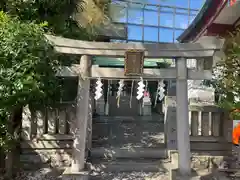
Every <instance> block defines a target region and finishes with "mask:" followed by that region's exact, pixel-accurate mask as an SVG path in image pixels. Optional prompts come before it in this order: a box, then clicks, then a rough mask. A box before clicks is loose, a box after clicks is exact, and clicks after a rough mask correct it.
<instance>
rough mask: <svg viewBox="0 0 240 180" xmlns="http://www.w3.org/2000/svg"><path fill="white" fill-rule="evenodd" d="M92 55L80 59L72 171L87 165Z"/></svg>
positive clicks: (78, 170)
mask: <svg viewBox="0 0 240 180" xmlns="http://www.w3.org/2000/svg"><path fill="white" fill-rule="evenodd" d="M90 68H91V57H90V56H86V55H83V56H82V57H81V61H80V69H81V75H80V76H79V81H78V94H77V104H76V122H75V123H74V127H73V129H74V134H73V136H74V140H73V154H72V167H71V171H72V172H80V171H82V170H83V169H84V165H85V148H86V138H87V126H88V117H89V114H88V111H89V105H90V104H89V95H90V93H89V91H90V80H89V79H88V78H87V77H89V75H90Z"/></svg>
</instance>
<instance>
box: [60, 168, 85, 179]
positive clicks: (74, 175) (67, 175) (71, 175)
mask: <svg viewBox="0 0 240 180" xmlns="http://www.w3.org/2000/svg"><path fill="white" fill-rule="evenodd" d="M88 179H89V172H88V171H80V172H72V171H71V167H69V168H67V169H66V170H65V171H64V172H63V174H62V180H88Z"/></svg>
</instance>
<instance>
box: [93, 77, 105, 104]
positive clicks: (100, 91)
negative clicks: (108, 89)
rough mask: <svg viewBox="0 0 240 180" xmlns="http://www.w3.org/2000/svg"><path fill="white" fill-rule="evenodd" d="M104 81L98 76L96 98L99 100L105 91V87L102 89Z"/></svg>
mask: <svg viewBox="0 0 240 180" xmlns="http://www.w3.org/2000/svg"><path fill="white" fill-rule="evenodd" d="M102 86H103V83H102V82H101V79H100V78H98V80H97V82H96V87H95V97H94V99H95V100H98V99H100V98H101V97H102V95H103V93H102V91H103V89H102Z"/></svg>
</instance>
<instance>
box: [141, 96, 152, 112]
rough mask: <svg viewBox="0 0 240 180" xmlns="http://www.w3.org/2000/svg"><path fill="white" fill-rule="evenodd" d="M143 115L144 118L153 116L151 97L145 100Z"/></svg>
mask: <svg viewBox="0 0 240 180" xmlns="http://www.w3.org/2000/svg"><path fill="white" fill-rule="evenodd" d="M142 115H143V116H151V115H152V103H151V99H150V98H149V97H144V98H143V107H142Z"/></svg>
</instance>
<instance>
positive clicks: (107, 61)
mask: <svg viewBox="0 0 240 180" xmlns="http://www.w3.org/2000/svg"><path fill="white" fill-rule="evenodd" d="M93 64H95V65H99V66H108V67H123V66H124V58H114V57H102V56H95V57H94V58H93ZM170 64H171V59H160V58H159V59H149V58H145V59H144V67H146V68H148V67H151V68H154V67H156V68H157V67H159V66H161V67H162V66H164V65H169V66H170Z"/></svg>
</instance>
